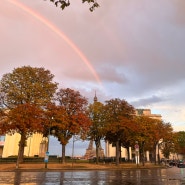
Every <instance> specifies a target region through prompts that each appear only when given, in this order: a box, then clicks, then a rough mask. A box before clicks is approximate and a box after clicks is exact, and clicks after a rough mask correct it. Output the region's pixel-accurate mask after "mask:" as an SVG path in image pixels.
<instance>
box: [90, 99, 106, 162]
mask: <svg viewBox="0 0 185 185" xmlns="http://www.w3.org/2000/svg"><path fill="white" fill-rule="evenodd" d="M88 112H89V116H90V119H91V122H92V125H91V127H90V129H89V133H88V136H89V138H88V139H89V140H92V141H94V142H95V145H96V163H98V162H99V150H100V147H101V140H102V139H104V137H105V113H104V105H103V104H102V103H100V102H98V101H94V103H93V104H90V105H89V111H88Z"/></svg>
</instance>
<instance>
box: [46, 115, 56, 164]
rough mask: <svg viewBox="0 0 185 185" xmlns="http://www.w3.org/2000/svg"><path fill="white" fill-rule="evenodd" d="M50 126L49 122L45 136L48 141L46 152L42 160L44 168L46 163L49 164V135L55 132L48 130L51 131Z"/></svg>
mask: <svg viewBox="0 0 185 185" xmlns="http://www.w3.org/2000/svg"><path fill="white" fill-rule="evenodd" d="M51 119H53V117H52V118H51ZM51 124H52V123H51V122H50V126H49V132H48V136H47V139H48V143H47V151H46V153H45V158H44V162H45V168H47V167H48V162H49V140H50V135H51V133H52V134H54V133H55V130H52V131H50V130H51Z"/></svg>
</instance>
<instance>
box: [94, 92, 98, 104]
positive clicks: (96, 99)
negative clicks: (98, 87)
mask: <svg viewBox="0 0 185 185" xmlns="http://www.w3.org/2000/svg"><path fill="white" fill-rule="evenodd" d="M97 101H98V98H97V97H96V91H95V96H94V102H97Z"/></svg>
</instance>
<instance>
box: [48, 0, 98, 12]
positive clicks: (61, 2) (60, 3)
mask: <svg viewBox="0 0 185 185" xmlns="http://www.w3.org/2000/svg"><path fill="white" fill-rule="evenodd" d="M50 1H51V2H52V3H54V4H55V6H56V7H60V8H61V9H62V10H64V9H65V8H66V7H68V6H70V1H69V0H50ZM85 2H87V3H88V4H89V5H90V8H89V10H90V11H91V12H92V11H94V9H95V8H98V7H99V4H98V3H97V1H96V0H82V3H85Z"/></svg>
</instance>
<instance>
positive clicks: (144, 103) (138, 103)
mask: <svg viewBox="0 0 185 185" xmlns="http://www.w3.org/2000/svg"><path fill="white" fill-rule="evenodd" d="M163 101H165V100H164V99H162V98H160V97H158V96H155V95H153V96H151V97H148V98H141V99H138V100H136V101H132V102H130V103H131V104H132V105H133V106H134V107H135V108H137V107H141V106H142V107H146V106H148V107H151V106H152V104H155V103H160V102H163Z"/></svg>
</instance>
